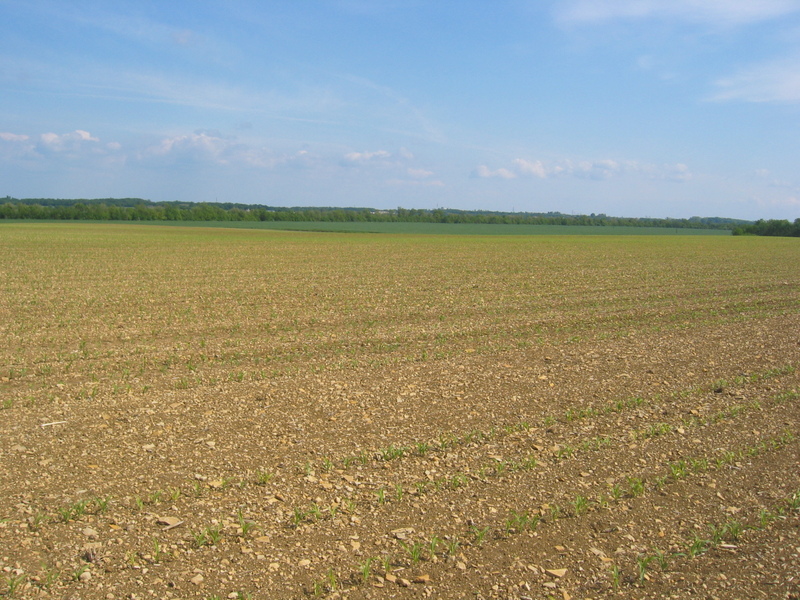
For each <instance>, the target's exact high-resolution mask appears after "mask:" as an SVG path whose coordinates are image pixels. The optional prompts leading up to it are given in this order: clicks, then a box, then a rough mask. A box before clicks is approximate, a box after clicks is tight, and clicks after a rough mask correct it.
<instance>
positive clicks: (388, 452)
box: [379, 444, 407, 461]
mask: <svg viewBox="0 0 800 600" xmlns="http://www.w3.org/2000/svg"><path fill="white" fill-rule="evenodd" d="M406 450H407V448H405V447H404V446H395V445H394V444H389V447H388V448H382V449H381V450H380V451H379V452H380V456H381V460H385V461H387V460H394V459H396V458H402V457H403V456H405V453H406Z"/></svg>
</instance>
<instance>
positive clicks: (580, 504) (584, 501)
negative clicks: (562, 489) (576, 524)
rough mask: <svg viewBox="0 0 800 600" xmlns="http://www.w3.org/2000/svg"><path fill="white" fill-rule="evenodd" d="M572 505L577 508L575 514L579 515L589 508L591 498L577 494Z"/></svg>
mask: <svg viewBox="0 0 800 600" xmlns="http://www.w3.org/2000/svg"><path fill="white" fill-rule="evenodd" d="M572 506H573V507H574V508H575V516H576V517H579V516H581V515H582V514H583V513H585V512H586V510H587V509H588V508H589V499H588V498H587V497H586V496H581V495H580V494H578V495H577V496H575V500H574V501H573V502H572Z"/></svg>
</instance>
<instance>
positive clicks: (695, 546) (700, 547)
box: [687, 536, 710, 558]
mask: <svg viewBox="0 0 800 600" xmlns="http://www.w3.org/2000/svg"><path fill="white" fill-rule="evenodd" d="M709 543H710V541H709V540H706V539H703V538H701V537H699V536H695V537H694V540H692V543H691V544H689V548H688V549H687V553H688V555H689V558H694V557H695V556H698V555H700V554H703V553H704V552H705V551H706V550H708V546H709Z"/></svg>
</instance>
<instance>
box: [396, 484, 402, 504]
mask: <svg viewBox="0 0 800 600" xmlns="http://www.w3.org/2000/svg"><path fill="white" fill-rule="evenodd" d="M403 493H404V490H403V485H402V484H401V483H398V484H397V485H395V486H394V497H395V500H397V501H398V502H400V500H402V499H403Z"/></svg>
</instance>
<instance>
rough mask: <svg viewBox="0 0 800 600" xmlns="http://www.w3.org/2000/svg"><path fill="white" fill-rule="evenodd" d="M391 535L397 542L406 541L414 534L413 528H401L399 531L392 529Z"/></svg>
mask: <svg viewBox="0 0 800 600" xmlns="http://www.w3.org/2000/svg"><path fill="white" fill-rule="evenodd" d="M391 533H392V535H393V536H394V537H395V538H396V539H398V540H405V539H408V536H409V535H411V534H412V533H414V528H413V527H401V528H400V529H392V532H391Z"/></svg>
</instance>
